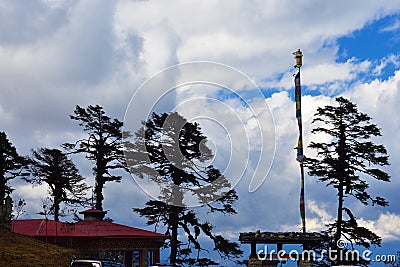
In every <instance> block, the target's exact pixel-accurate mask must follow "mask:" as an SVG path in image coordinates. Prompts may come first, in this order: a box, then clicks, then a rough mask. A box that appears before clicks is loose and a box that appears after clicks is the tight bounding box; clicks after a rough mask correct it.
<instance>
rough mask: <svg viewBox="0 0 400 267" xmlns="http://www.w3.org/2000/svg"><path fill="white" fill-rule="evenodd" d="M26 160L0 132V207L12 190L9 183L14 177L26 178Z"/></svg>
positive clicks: (3, 133)
mask: <svg viewBox="0 0 400 267" xmlns="http://www.w3.org/2000/svg"><path fill="white" fill-rule="evenodd" d="M27 163H28V162H27V160H26V158H24V157H22V156H20V155H19V154H18V152H17V149H16V148H15V147H14V146H13V145H12V144H11V142H10V141H9V140H8V138H7V135H6V133H5V132H0V205H1V204H3V203H4V200H5V197H6V195H7V194H10V193H11V192H12V191H13V190H14V189H13V188H12V187H11V186H10V185H9V182H10V181H11V180H12V179H14V178H16V177H18V176H19V177H24V176H27V175H28V173H27V172H26V170H27V169H26V167H27Z"/></svg>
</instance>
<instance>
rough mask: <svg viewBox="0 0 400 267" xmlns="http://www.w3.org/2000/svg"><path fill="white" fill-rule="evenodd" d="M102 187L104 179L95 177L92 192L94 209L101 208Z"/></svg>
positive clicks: (102, 198)
mask: <svg viewBox="0 0 400 267" xmlns="http://www.w3.org/2000/svg"><path fill="white" fill-rule="evenodd" d="M103 187H104V181H103V178H102V177H101V178H99V177H97V179H96V186H95V188H94V194H95V196H96V205H95V207H96V209H98V210H103V200H104V196H103Z"/></svg>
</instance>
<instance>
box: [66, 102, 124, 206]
mask: <svg viewBox="0 0 400 267" xmlns="http://www.w3.org/2000/svg"><path fill="white" fill-rule="evenodd" d="M74 114H75V115H71V116H70V118H71V119H73V120H76V121H78V122H79V126H81V127H82V128H83V130H84V131H85V132H86V133H87V134H88V136H87V138H85V139H81V140H78V141H77V142H76V143H74V144H71V143H65V144H64V145H63V147H64V148H65V149H66V150H67V151H69V152H71V153H84V154H85V155H86V158H87V159H89V160H90V161H92V162H93V163H94V167H93V173H94V176H95V188H94V193H95V198H96V209H99V210H102V209H103V200H104V196H103V188H104V185H105V183H106V182H113V181H115V182H120V181H121V176H119V175H113V174H112V173H110V171H111V170H115V169H118V168H125V165H124V164H125V158H124V154H123V151H122V143H121V141H122V133H121V127H122V122H121V121H119V120H118V119H111V118H110V117H109V116H107V115H106V114H105V111H104V110H103V108H102V107H101V106H99V105H96V106H91V105H90V106H88V107H87V108H82V107H80V106H76V108H75V111H74Z"/></svg>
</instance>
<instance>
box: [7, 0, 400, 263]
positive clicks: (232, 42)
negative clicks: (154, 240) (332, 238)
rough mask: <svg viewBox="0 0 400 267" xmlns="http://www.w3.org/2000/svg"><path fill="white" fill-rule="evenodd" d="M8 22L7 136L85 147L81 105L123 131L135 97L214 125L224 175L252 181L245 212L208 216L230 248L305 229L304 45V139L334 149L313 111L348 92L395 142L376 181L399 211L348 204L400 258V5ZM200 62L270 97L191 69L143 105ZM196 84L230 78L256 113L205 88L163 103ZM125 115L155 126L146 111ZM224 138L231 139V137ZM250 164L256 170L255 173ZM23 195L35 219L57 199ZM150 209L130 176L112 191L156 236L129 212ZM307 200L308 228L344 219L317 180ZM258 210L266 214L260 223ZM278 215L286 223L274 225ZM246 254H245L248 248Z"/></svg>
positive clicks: (43, 8) (58, 4)
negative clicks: (298, 95)
mask: <svg viewBox="0 0 400 267" xmlns="http://www.w3.org/2000/svg"><path fill="white" fill-rule="evenodd" d="M0 25H1V26H0V59H1V60H0V73H1V75H0V93H1V97H0V125H2V129H1V130H3V131H5V132H6V133H7V134H8V136H9V138H10V140H11V141H12V142H13V143H14V145H15V146H16V147H17V149H18V151H19V152H20V153H21V154H29V153H30V149H32V148H38V147H42V146H46V147H59V145H60V144H62V143H64V142H72V141H75V140H77V138H79V137H81V136H82V132H81V130H80V129H79V127H77V125H76V124H75V123H74V122H73V121H71V120H69V118H68V115H69V114H71V113H72V112H73V110H74V107H75V105H81V106H86V105H89V104H99V105H102V106H103V107H104V108H105V110H106V111H107V113H108V114H110V115H111V116H114V117H118V118H119V119H121V120H122V119H124V116H125V113H126V110H128V108H129V103H130V99H131V98H132V97H133V98H134V100H135V101H133V102H134V103H136V104H135V106H134V107H133V110H139V111H141V110H146V109H148V108H149V106H152V105H153V104H155V103H159V105H160V106H157V105H156V106H155V108H156V109H157V108H159V109H162V110H168V109H170V110H173V109H178V110H179V111H180V112H181V113H182V114H184V115H185V116H186V117H188V118H189V119H193V120H196V118H198V117H199V116H202V118H203V120H202V122H201V124H202V127H203V129H204V131H205V134H206V135H208V136H209V138H210V140H211V141H212V142H213V143H214V144H215V147H216V149H217V150H216V151H217V157H216V159H217V161H216V162H215V163H216V164H217V165H218V164H220V166H218V167H220V168H225V167H226V165H227V162H228V163H230V164H231V165H229V166H228V167H226V169H224V170H222V171H226V173H227V174H235V173H240V174H242V173H243V175H242V176H240V178H241V179H240V182H239V183H238V185H237V186H236V190H237V192H238V194H239V198H240V200H239V201H238V202H237V203H236V208H237V210H238V215H236V216H232V217H231V218H229V219H227V218H225V217H221V216H212V218H210V219H212V221H213V223H214V224H215V226H216V231H218V232H220V233H222V234H224V235H225V236H227V237H229V238H231V239H232V240H237V239H238V236H239V233H240V232H246V231H254V230H256V229H261V230H263V231H298V230H299V226H300V219H299V212H298V200H299V198H298V194H299V169H298V164H297V162H296V161H295V157H296V155H295V151H294V149H293V147H294V146H295V145H296V142H297V124H296V120H295V106H294V94H293V90H294V89H293V87H294V83H293V74H294V73H295V69H294V68H293V65H294V59H293V55H292V52H293V51H296V50H297V49H299V48H300V49H301V50H302V51H303V54H304V58H303V63H304V65H303V68H302V85H303V99H302V101H303V102H302V103H303V111H302V112H303V123H304V142H305V143H306V144H307V143H309V142H310V141H311V140H325V139H324V138H326V137H324V136H312V135H311V134H310V131H311V129H312V127H313V125H311V121H312V118H313V114H314V113H315V111H316V109H317V107H318V106H324V105H327V104H333V101H334V100H333V99H334V97H336V96H338V95H343V96H345V97H347V98H349V99H350V100H351V101H353V102H354V103H356V104H357V105H358V107H359V109H360V110H361V111H362V112H365V113H368V114H369V115H370V116H371V117H372V118H373V122H375V123H377V124H378V125H379V126H380V127H381V129H382V133H383V136H382V137H381V138H379V139H377V141H378V142H381V143H383V144H384V145H385V146H386V148H387V149H388V152H389V154H390V162H391V166H389V167H387V168H385V170H386V171H387V172H388V173H390V174H391V175H392V182H391V183H390V184H385V183H378V182H374V181H372V180H368V182H370V185H371V191H373V192H377V194H380V195H382V196H384V197H386V198H387V199H388V200H389V201H390V206H389V207H388V208H386V209H383V208H379V207H365V206H363V205H361V204H359V203H357V202H356V201H353V200H351V199H350V198H349V199H346V205H348V206H349V207H351V208H352V209H353V211H354V213H355V214H356V216H357V218H358V219H359V221H360V223H362V225H364V226H367V227H369V228H370V229H371V230H374V231H375V232H376V233H378V234H379V235H381V236H382V238H383V246H382V248H381V249H380V250H379V251H383V253H392V254H393V253H395V252H396V251H398V250H400V208H399V205H400V202H399V200H398V189H399V187H400V180H399V179H398V177H397V174H398V173H400V167H399V166H398V164H397V162H399V161H400V155H399V153H398V151H400V144H399V142H398V132H399V131H400V118H399V117H398V116H397V114H398V111H399V108H398V107H399V105H400V93H399V92H400V90H399V89H400V88H399V84H400V83H399V82H400V72H399V69H400V53H399V51H400V50H399V48H400V38H399V36H400V35H399V31H400V2H399V1H392V0H390V1H389V0H386V1H369V2H366V1H362V0H355V1H344V0H338V1H334V2H332V1H317V0H309V1H299V0H298V1H291V0H285V1H282V0H271V1H258V0H252V1H243V0H234V1H232V0H231V1H197V2H192V1H178V0H171V1H161V0H150V1H129V0H120V1H105V0H104V1H67V0H35V1H29V3H28V2H25V1H12V0H0ZM191 61H211V62H217V63H219V64H223V65H226V66H229V67H231V68H233V69H235V70H238V71H240V72H241V73H242V74H244V75H245V76H247V77H248V78H249V79H251V80H252V81H253V82H254V83H255V84H257V86H258V87H259V88H261V89H262V93H263V95H262V94H260V92H259V91H258V89H256V88H254V86H252V85H251V82H249V80H248V79H245V78H243V77H242V76H241V75H237V73H235V72H229V71H226V72H225V71H223V70H222V71H221V70H218V71H214V70H213V69H212V68H210V69H209V70H207V71H204V70H203V69H201V70H199V69H193V70H189V71H188V70H187V69H186V70H183V69H179V70H180V71H181V73H180V74H182V73H185V75H186V76H185V75H184V76H182V75H179V73H174V74H173V75H169V76H168V77H161V78H160V79H159V80H157V83H155V84H154V85H156V86H155V87H153V88H152V90H154V91H151V93H146V92H144V94H136V95H135V92H138V88H140V86H141V85H142V84H143V82H145V81H146V80H147V79H148V78H149V77H152V76H153V75H155V74H157V73H160V72H161V71H163V70H164V69H165V68H168V67H171V66H173V65H175V64H179V63H185V62H191ZM182 71H184V72H182ZM162 73H163V72H161V74H162ZM194 77H196V78H197V79H198V78H199V77H200V78H201V80H202V81H205V82H206V81H208V80H219V81H221V84H222V85H223V86H225V87H226V88H230V89H231V90H233V91H235V92H236V93H237V94H238V95H239V96H240V97H242V99H245V100H246V101H248V102H249V103H246V104H247V105H243V103H242V102H240V101H239V99H238V98H235V97H232V95H233V94H232V93H229V94H228V95H226V94H224V93H221V92H218V90H217V88H216V87H210V86H206V84H204V85H203V86H200V85H196V86H191V85H188V86H183V87H179V88H180V89H177V90H173V91H171V92H170V93H169V94H168V95H167V96H166V95H164V93H165V90H166V88H163V86H164V85H165V84H166V83H167V82H168V84H170V83H171V84H174V83H176V84H179V83H180V82H182V81H189V80H190V79H191V78H193V79H194ZM157 86H158V87H157ZM243 88H245V89H243ZM135 97H136V99H135ZM206 97H207V99H206ZM264 98H265V99H264ZM160 99H161V100H160ZM249 99H251V101H250V100H249ZM159 100H160V101H159ZM194 100H196V101H194ZM211 100H212V101H211ZM216 100H219V102H218V101H216ZM250 102H251V103H250ZM185 103H186V104H185ZM188 103H190V105H189V104H188ZM266 104H267V105H266ZM127 118H128V119H129V120H130V121H134V122H138V121H140V119H143V118H142V117H140V116H139V115H135V114H128V116H127V117H126V118H125V119H127ZM204 118H208V121H207V120H204ZM214 122H218V124H215V123H214ZM132 125H135V123H133V124H132ZM218 127H222V128H218ZM223 129H225V130H227V131H228V133H229V135H228V136H225V135H223V134H221V133H222V132H223V131H222V130H223ZM260 129H261V133H262V134H260ZM262 153H265V154H264V155H270V157H267V156H266V157H265V158H263V164H262V166H264V168H265V170H263V171H267V169H268V170H269V172H268V176H267V177H266V179H265V181H264V183H263V184H262V185H261V186H260V187H259V188H258V190H256V191H255V192H252V193H250V192H249V190H248V189H249V183H250V180H251V177H252V173H254V172H255V171H256V170H257V167H256V163H257V160H258V159H259V157H260V155H262ZM304 153H305V154H306V155H307V154H309V155H312V153H313V152H312V151H309V150H307V149H305V152H304ZM232 155H234V157H232ZM248 155H250V156H249V157H247V156H248ZM271 155H272V156H271ZM75 162H76V164H77V165H78V167H79V169H80V170H81V172H82V173H83V174H84V175H85V176H87V180H88V183H89V184H91V185H92V184H93V183H94V181H93V178H92V174H91V165H90V163H89V162H87V161H86V160H85V159H84V158H83V157H77V158H75ZM243 162H246V163H249V164H248V165H247V167H246V168H244V167H243V166H244V165H243V164H242V163H243ZM12 185H13V186H14V187H15V188H16V190H15V192H14V193H13V197H14V198H15V199H17V198H19V197H22V196H23V197H24V198H25V199H26V200H27V207H26V209H27V213H26V214H25V215H24V216H25V217H26V218H33V217H37V216H38V215H37V214H36V213H37V212H38V211H39V210H40V205H41V200H40V199H41V198H43V197H45V196H46V195H47V191H46V188H45V187H44V186H40V187H34V188H32V186H31V185H29V184H26V183H23V182H21V181H19V180H15V181H13V184H12ZM147 199H148V196H147V195H146V194H145V193H144V192H143V191H142V190H141V189H140V188H139V187H138V186H137V185H136V184H135V183H134V182H133V181H132V178H131V177H130V176H129V175H125V176H124V178H123V181H122V183H121V184H117V183H114V184H108V185H107V186H106V189H105V201H104V206H105V208H106V209H107V210H108V211H109V212H108V215H109V216H110V217H112V218H113V219H114V220H115V221H117V222H119V223H124V224H128V225H133V226H136V227H142V228H147V226H146V225H145V221H144V220H143V219H141V218H139V217H138V216H137V215H135V214H133V213H132V212H131V208H132V207H141V206H143V205H144V203H145V201H146V200H147ZM306 200H307V206H306V208H307V225H308V230H309V231H320V230H322V229H323V225H324V224H325V223H328V222H330V221H332V220H333V219H334V216H335V192H334V191H333V190H332V189H329V188H326V187H325V185H323V184H321V183H317V182H316V179H315V178H311V177H308V176H307V177H306ZM259 207H262V209H261V212H256V210H260V208H259ZM271 211H279V212H274V214H273V215H271ZM243 249H244V250H245V254H246V253H247V252H248V248H247V247H246V246H243ZM246 256H247V255H246ZM212 257H214V258H215V259H218V257H217V255H214V254H213V255H212ZM225 264H226V265H228V266H229V265H230V266H231V265H232V264H231V263H230V262H226V263H225ZM375 265H376V266H383V264H379V263H376V264H375Z"/></svg>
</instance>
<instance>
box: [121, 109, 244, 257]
mask: <svg viewBox="0 0 400 267" xmlns="http://www.w3.org/2000/svg"><path fill="white" fill-rule="evenodd" d="M206 141H207V138H206V136H205V135H204V134H203V133H202V132H201V129H200V127H199V125H198V124H197V123H191V122H188V121H187V120H186V119H185V118H183V117H182V116H181V115H179V114H178V113H171V114H166V113H163V114H160V115H158V114H155V113H153V115H152V117H151V118H150V119H149V120H148V121H146V122H143V127H142V128H141V129H140V130H138V131H137V132H136V134H135V142H133V143H129V144H126V156H127V165H128V166H129V168H130V171H131V173H133V174H135V175H137V176H139V177H141V178H143V179H150V180H152V181H153V182H154V183H155V184H157V185H159V188H160V196H158V200H149V201H148V202H147V203H146V207H145V208H135V209H134V211H135V212H137V213H139V214H140V216H143V217H146V218H147V219H148V221H147V223H148V224H149V225H155V226H157V225H158V224H162V225H164V226H165V227H166V228H167V233H168V234H169V235H170V236H171V240H170V244H169V246H170V248H171V254H170V262H171V264H174V263H179V264H190V263H191V262H193V257H192V255H193V254H192V252H193V249H195V250H196V251H197V258H196V259H197V260H198V259H200V254H201V251H203V250H205V249H204V248H203V247H202V246H201V244H200V241H199V236H201V235H205V236H207V237H208V238H210V239H211V240H212V241H213V243H214V250H215V251H217V252H218V253H219V254H220V255H221V256H222V257H237V256H240V255H241V254H242V251H241V250H240V249H239V246H238V244H237V243H234V242H230V241H229V240H227V239H225V238H224V237H222V236H221V235H215V234H213V225H212V224H211V223H210V222H208V221H204V220H201V219H200V218H199V217H198V215H197V213H196V211H195V210H194V209H192V208H191V207H189V206H188V205H187V204H186V203H187V202H186V199H187V198H196V199H197V200H198V203H200V204H201V205H202V207H203V208H207V209H208V212H221V213H223V214H235V213H236V211H235V209H234V208H233V203H234V202H235V201H236V200H237V198H238V197H237V195H236V192H235V190H233V189H230V183H229V181H228V179H227V178H226V177H224V176H223V175H221V173H220V171H219V170H218V169H216V168H215V167H213V166H211V165H208V166H207V164H205V162H206V161H207V160H209V159H211V158H212V157H213V154H212V151H211V150H210V149H209V148H208V147H207V146H206ZM211 201H213V202H212V203H211ZM180 233H182V234H183V236H185V237H186V240H178V235H180ZM202 261H204V262H209V261H207V260H206V259H204V258H203V259H202ZM209 263H210V264H211V263H212V262H209Z"/></svg>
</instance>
